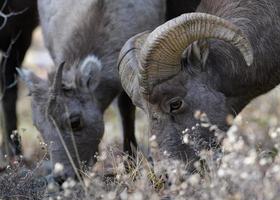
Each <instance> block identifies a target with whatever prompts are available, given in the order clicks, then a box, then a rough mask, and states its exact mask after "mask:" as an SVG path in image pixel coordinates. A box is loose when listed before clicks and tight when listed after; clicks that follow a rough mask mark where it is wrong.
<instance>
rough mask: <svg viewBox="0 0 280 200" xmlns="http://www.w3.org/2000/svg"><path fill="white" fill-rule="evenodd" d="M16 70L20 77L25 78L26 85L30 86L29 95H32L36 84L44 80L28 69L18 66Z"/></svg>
mask: <svg viewBox="0 0 280 200" xmlns="http://www.w3.org/2000/svg"><path fill="white" fill-rule="evenodd" d="M16 70H17V72H18V75H19V77H20V79H21V80H23V81H24V82H25V84H26V86H27V87H28V89H29V95H31V94H32V92H33V91H34V90H35V88H36V85H39V83H40V82H42V81H43V80H42V79H41V78H39V77H38V76H36V75H35V74H34V73H33V72H31V71H30V70H28V69H24V68H23V69H19V68H16Z"/></svg>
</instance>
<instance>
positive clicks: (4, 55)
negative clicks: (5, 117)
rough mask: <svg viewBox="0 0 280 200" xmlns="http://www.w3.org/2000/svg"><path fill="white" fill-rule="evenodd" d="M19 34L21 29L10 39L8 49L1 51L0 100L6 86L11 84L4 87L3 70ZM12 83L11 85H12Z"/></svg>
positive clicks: (4, 70)
mask: <svg viewBox="0 0 280 200" xmlns="http://www.w3.org/2000/svg"><path fill="white" fill-rule="evenodd" d="M20 35H21V31H20V32H19V33H18V34H17V35H16V37H15V38H13V39H12V41H11V43H10V44H9V47H8V49H7V51H6V52H4V53H3V55H2V57H3V58H2V59H3V62H2V64H1V66H0V69H1V74H0V75H1V78H0V81H1V83H0V84H1V85H0V86H1V88H0V89H1V91H0V92H1V93H0V100H1V101H2V100H3V97H4V95H5V93H6V90H7V89H8V88H11V86H8V87H6V77H5V72H6V67H7V66H6V65H7V61H8V58H9V56H10V54H11V51H12V49H13V46H14V44H15V43H16V41H17V40H18V38H19V37H20ZM13 84H14V83H12V85H13Z"/></svg>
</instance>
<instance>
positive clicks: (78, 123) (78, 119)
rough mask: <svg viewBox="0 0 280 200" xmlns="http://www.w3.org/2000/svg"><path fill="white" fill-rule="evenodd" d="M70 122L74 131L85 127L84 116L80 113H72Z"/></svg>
mask: <svg viewBox="0 0 280 200" xmlns="http://www.w3.org/2000/svg"><path fill="white" fill-rule="evenodd" d="M70 124H71V128H72V130H73V131H79V130H81V129H82V128H83V126H82V116H81V115H80V114H72V115H70Z"/></svg>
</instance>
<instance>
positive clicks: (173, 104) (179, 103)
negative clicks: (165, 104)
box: [169, 98, 184, 113]
mask: <svg viewBox="0 0 280 200" xmlns="http://www.w3.org/2000/svg"><path fill="white" fill-rule="evenodd" d="M183 103H184V102H183V100H182V99H178V98H176V99H173V100H171V101H170V103H169V106H170V112H173V113H174V112H177V111H178V110H180V109H181V108H182V107H183Z"/></svg>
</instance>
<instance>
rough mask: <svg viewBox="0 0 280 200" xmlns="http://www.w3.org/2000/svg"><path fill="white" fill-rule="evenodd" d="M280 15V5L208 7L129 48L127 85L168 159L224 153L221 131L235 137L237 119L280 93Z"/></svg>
mask: <svg viewBox="0 0 280 200" xmlns="http://www.w3.org/2000/svg"><path fill="white" fill-rule="evenodd" d="M252 8H254V9H252ZM259 13H262V15H260V14H259ZM279 13H280V3H279V2H278V1H276V0H269V1H264V0H250V1H249V0H202V1H201V3H200V5H199V7H198V9H197V12H195V13H189V14H183V15H181V16H179V17H177V18H175V19H172V20H170V21H168V22H166V23H165V24H163V25H161V26H159V27H158V28H156V29H155V30H154V31H152V32H151V33H147V32H145V33H142V34H138V35H136V36H134V37H132V38H131V39H130V40H128V41H127V43H126V44H125V45H124V47H123V49H122V51H121V54H120V57H119V74H120V78H121V82H122V85H123V87H124V89H125V90H126V92H127V94H128V95H129V96H130V98H131V99H132V101H133V102H134V104H135V105H137V106H139V107H141V108H142V109H143V110H144V111H145V113H146V114H147V116H148V119H149V133H150V134H151V135H155V136H156V138H157V142H158V144H159V147H160V149H161V151H162V152H168V155H170V156H172V157H174V158H176V159H183V160H188V161H195V160H197V159H199V152H200V151H201V150H203V149H209V148H212V147H219V146H220V141H218V140H217V137H216V135H215V132H219V131H220V132H221V131H222V132H223V131H227V130H228V128H229V127H230V124H229V123H228V120H227V119H228V116H229V115H230V116H236V115H237V114H238V113H239V112H240V111H241V110H242V109H243V108H244V107H245V106H246V105H247V104H248V103H249V102H250V101H251V100H252V99H253V98H255V97H257V96H258V95H261V94H263V93H265V92H267V91H269V90H270V89H272V88H274V87H275V86H277V84H278V83H279V82H280V76H279V71H280V68H279V65H280V60H279V58H278V56H277V55H279V53H280V47H279V45H276V44H279V43H280V36H279V34H277V32H278V31H279V29H280V24H279V18H280V16H279ZM264 30H265V31H264ZM272 38H273V40H272ZM211 125H216V126H211ZM210 127H212V128H211V129H210ZM213 127H217V128H216V129H214V130H213ZM182 133H183V134H182ZM183 137H184V138H188V139H187V140H186V139H185V140H184V141H185V142H182V138H183ZM217 149H219V148H217ZM190 166H191V165H190Z"/></svg>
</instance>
